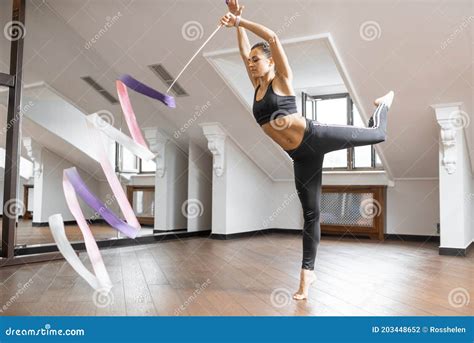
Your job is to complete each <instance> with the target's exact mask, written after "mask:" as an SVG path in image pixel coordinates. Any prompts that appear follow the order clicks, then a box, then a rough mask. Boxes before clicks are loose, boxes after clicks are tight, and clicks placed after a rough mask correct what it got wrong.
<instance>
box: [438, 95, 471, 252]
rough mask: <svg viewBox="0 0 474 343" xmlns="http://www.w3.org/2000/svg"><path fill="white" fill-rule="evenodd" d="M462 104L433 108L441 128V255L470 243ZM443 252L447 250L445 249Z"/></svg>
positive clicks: (465, 120)
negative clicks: (447, 250)
mask: <svg viewBox="0 0 474 343" xmlns="http://www.w3.org/2000/svg"><path fill="white" fill-rule="evenodd" d="M461 105H462V103H448V104H438V105H432V108H433V109H434V110H435V114H436V120H437V121H438V124H439V126H440V146H439V198H440V226H441V230H440V252H441V253H443V249H444V248H449V249H465V248H466V247H467V246H468V245H469V243H470V230H471V228H470V219H471V213H470V212H471V211H470V208H469V207H470V193H471V189H470V187H471V179H472V173H471V165H470V161H469V155H468V154H469V151H468V149H467V143H466V140H465V136H464V134H465V133H464V128H465V127H467V126H468V124H469V116H468V115H467V113H466V112H464V111H462V110H461ZM444 250H446V249H444Z"/></svg>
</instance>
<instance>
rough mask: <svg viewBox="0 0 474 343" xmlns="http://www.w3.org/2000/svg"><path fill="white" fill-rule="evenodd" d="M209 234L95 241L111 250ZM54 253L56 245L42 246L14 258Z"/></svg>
mask: <svg viewBox="0 0 474 343" xmlns="http://www.w3.org/2000/svg"><path fill="white" fill-rule="evenodd" d="M210 233H211V230H206V231H196V232H174V233H164V234H157V235H150V236H142V237H136V238H135V239H132V238H118V239H115V238H113V239H106V240H100V241H97V245H98V247H99V248H110V249H113V248H117V247H126V246H139V245H142V244H151V243H159V242H162V241H169V240H178V239H179V240H181V239H184V238H193V237H209V234H210ZM71 246H72V247H73V249H74V250H77V251H85V250H86V246H85V244H84V242H78V243H71ZM55 251H58V247H57V245H56V244H43V245H36V246H29V247H21V248H15V256H23V255H30V254H40V253H47V252H55Z"/></svg>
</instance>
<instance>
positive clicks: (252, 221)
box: [212, 137, 302, 235]
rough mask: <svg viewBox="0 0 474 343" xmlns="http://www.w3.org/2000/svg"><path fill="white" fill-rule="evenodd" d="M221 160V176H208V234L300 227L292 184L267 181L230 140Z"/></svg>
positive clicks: (227, 139)
mask: <svg viewBox="0 0 474 343" xmlns="http://www.w3.org/2000/svg"><path fill="white" fill-rule="evenodd" d="M224 158H225V162H224V174H223V175H222V176H217V175H216V174H215V173H213V176H212V177H213V187H212V196H213V197H212V233H214V234H227V235H228V234H233V233H239V232H248V231H255V230H261V229H267V228H285V229H301V228H302V211H301V206H300V204H299V200H298V197H297V194H296V192H295V185H294V182H293V181H290V182H286V181H284V182H274V181H273V180H271V179H270V178H269V177H268V175H267V174H266V173H265V172H263V170H262V169H260V168H259V167H258V166H257V165H256V164H255V162H254V161H253V160H251V159H250V158H249V157H248V155H247V154H246V153H244V152H243V151H242V150H241V149H240V148H239V147H238V146H237V144H236V143H235V142H234V141H233V139H232V138H231V137H227V138H226V139H225V153H224Z"/></svg>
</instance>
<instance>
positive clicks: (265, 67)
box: [248, 48, 273, 77]
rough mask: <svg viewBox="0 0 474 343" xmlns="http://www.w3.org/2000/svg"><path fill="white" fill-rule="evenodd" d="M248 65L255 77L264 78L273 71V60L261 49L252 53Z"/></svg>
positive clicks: (256, 49)
mask: <svg viewBox="0 0 474 343" xmlns="http://www.w3.org/2000/svg"><path fill="white" fill-rule="evenodd" d="M248 64H249V69H250V72H251V73H252V76H253V77H262V76H264V75H265V74H267V73H268V72H269V71H270V70H271V69H273V59H272V58H271V57H270V58H268V57H266V56H265V54H264V53H263V51H262V49H260V48H255V49H252V50H251V51H250V56H249V59H248Z"/></svg>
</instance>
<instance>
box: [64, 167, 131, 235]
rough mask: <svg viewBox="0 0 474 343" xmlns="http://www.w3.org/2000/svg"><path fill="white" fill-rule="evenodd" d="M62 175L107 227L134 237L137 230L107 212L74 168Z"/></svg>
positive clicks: (110, 212)
mask: <svg viewBox="0 0 474 343" xmlns="http://www.w3.org/2000/svg"><path fill="white" fill-rule="evenodd" d="M64 174H65V176H66V177H67V179H68V180H69V182H70V183H71V185H72V187H73V188H74V190H75V191H76V193H77V194H78V195H79V196H80V197H81V199H82V200H84V202H85V203H86V204H87V205H89V206H90V207H91V208H92V209H94V210H95V212H96V213H98V214H100V215H101V216H102V218H104V220H105V221H106V222H107V223H109V225H111V226H112V227H114V228H116V229H117V230H119V231H120V232H122V233H123V234H124V235H126V236H127V237H131V238H135V237H136V235H137V229H136V228H134V227H132V226H130V225H128V224H127V223H126V222H124V221H123V220H122V219H120V218H118V217H117V216H116V215H115V214H114V213H113V212H112V211H111V210H109V209H108V208H107V207H106V206H105V204H104V203H103V202H102V201H100V199H99V198H97V197H96V196H95V195H94V194H93V193H92V192H91V191H90V190H89V188H87V186H86V184H85V183H84V181H83V180H82V178H81V176H80V175H79V173H78V172H77V169H76V168H75V167H72V168H69V169H64Z"/></svg>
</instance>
